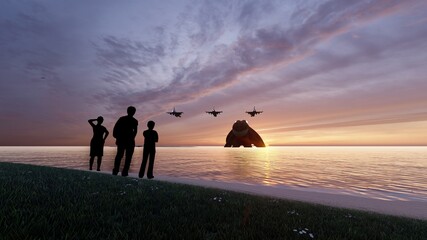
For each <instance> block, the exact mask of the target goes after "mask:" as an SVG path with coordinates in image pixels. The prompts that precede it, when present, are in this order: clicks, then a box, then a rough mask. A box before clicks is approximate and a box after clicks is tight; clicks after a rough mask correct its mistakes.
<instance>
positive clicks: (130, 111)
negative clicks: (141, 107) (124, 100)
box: [127, 106, 136, 117]
mask: <svg viewBox="0 0 427 240" xmlns="http://www.w3.org/2000/svg"><path fill="white" fill-rule="evenodd" d="M127 112H128V115H129V116H131V117H132V116H133V115H135V112H136V108H135V107H134V106H129V107H128V110H127Z"/></svg>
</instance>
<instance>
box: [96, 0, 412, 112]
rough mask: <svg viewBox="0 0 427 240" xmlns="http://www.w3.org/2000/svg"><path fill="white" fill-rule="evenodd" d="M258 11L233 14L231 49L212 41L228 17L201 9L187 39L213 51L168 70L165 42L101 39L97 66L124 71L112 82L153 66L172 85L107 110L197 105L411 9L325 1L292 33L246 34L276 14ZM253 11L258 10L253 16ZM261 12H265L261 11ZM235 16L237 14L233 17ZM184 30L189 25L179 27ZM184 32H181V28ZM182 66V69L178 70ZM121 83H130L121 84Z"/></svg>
mask: <svg viewBox="0 0 427 240" xmlns="http://www.w3.org/2000/svg"><path fill="white" fill-rule="evenodd" d="M261 5H262V6H260V5H257V3H256V2H251V3H250V4H249V3H248V4H246V5H245V6H244V7H243V8H241V9H240V13H239V14H237V16H238V19H239V20H240V24H241V26H242V28H241V29H240V35H238V37H237V38H236V39H235V41H233V42H231V43H229V44H226V43H221V42H217V41H216V40H218V39H219V38H215V37H214V36H215V33H216V34H217V35H218V36H220V35H221V34H223V32H224V28H225V26H226V24H227V23H225V22H223V20H221V19H224V18H225V19H227V16H226V15H224V14H218V12H221V11H219V10H218V11H217V8H219V6H216V7H217V8H214V9H213V11H212V12H209V11H206V9H205V8H203V7H202V8H200V9H199V12H198V13H196V14H195V15H196V16H198V19H199V20H203V21H199V24H200V25H199V27H197V28H196V30H197V31H196V32H194V31H193V32H191V33H189V35H188V37H189V39H193V43H194V39H197V41H196V42H199V43H198V44H196V46H200V45H203V44H204V45H207V44H208V43H209V44H211V45H212V47H211V49H212V50H211V51H209V52H203V53H204V54H206V55H207V57H200V56H199V55H198V54H199V52H198V50H197V49H194V50H192V49H187V50H184V51H189V52H190V54H193V55H192V56H191V57H190V58H192V60H190V61H188V60H186V59H180V61H178V63H177V62H172V65H169V64H170V63H171V62H169V61H166V60H165V58H167V56H168V54H169V52H165V50H166V49H170V48H169V47H168V46H167V44H168V43H167V42H162V43H158V44H156V45H153V46H151V47H150V46H148V45H143V44H138V43H135V42H132V41H131V40H122V41H118V39H117V38H114V37H107V38H104V41H106V43H107V45H106V48H104V49H103V50H100V49H98V56H100V59H101V61H103V62H105V63H108V64H110V65H109V66H112V67H113V69H116V68H119V67H120V68H122V70H121V71H119V70H117V69H116V70H114V73H113V74H110V77H111V78H114V79H117V78H118V77H124V76H126V75H127V76H129V71H130V70H131V71H132V72H137V73H138V72H141V73H138V74H141V76H144V74H143V73H144V71H143V70H141V68H142V67H144V66H146V65H147V64H151V63H156V64H161V65H162V66H163V67H169V68H172V69H173V71H172V72H171V75H170V78H169V79H170V80H169V81H168V84H167V85H165V86H159V87H157V88H149V89H144V88H142V89H139V90H134V89H132V90H131V89H125V90H124V91H121V92H115V93H113V94H109V99H110V100H109V101H110V104H111V107H112V108H114V106H115V105H119V106H122V107H123V105H126V104H130V103H132V102H133V103H138V104H142V105H143V106H145V107H144V109H146V108H148V109H150V107H149V105H152V104H154V105H155V106H156V107H155V108H153V110H154V109H158V107H160V108H162V109H166V108H170V107H171V106H172V105H176V104H179V103H185V102H189V101H192V100H195V99H197V98H199V97H201V96H204V95H207V94H211V93H213V92H215V91H218V90H221V89H224V88H226V87H228V86H230V85H233V84H235V83H237V82H238V81H239V78H240V77H241V76H243V75H245V74H248V73H250V72H253V71H258V70H261V69H265V68H269V67H271V66H272V65H276V64H280V63H283V62H287V61H289V62H292V61H294V60H298V59H299V57H300V56H304V55H306V54H309V53H310V52H311V51H313V49H314V47H315V46H316V45H317V44H319V43H320V42H322V41H325V40H327V39H330V38H331V37H332V36H336V35H337V34H341V33H343V32H346V31H348V30H349V29H350V28H351V27H352V26H353V25H354V24H356V23H359V24H360V23H363V22H367V21H369V20H371V19H375V18H376V17H382V16H384V15H385V14H390V13H392V12H393V11H398V10H399V9H401V8H405V7H407V6H409V5H410V3H408V2H404V3H403V2H401V1H345V2H343V1H328V2H326V3H324V4H319V6H318V7H317V9H316V10H315V11H310V13H311V14H310V15H308V16H307V17H306V19H305V20H304V21H302V23H301V25H297V26H293V27H292V28H290V29H288V28H283V27H282V26H281V25H280V24H279V23H275V24H271V25H269V26H262V27H258V28H255V29H254V28H249V29H250V30H248V29H246V28H243V27H248V26H252V27H254V26H253V25H254V24H255V21H250V20H249V19H251V18H250V16H251V14H252V13H253V12H257V13H256V14H255V13H254V19H255V20H256V19H258V18H261V17H262V16H265V15H263V14H261V13H264V14H266V13H271V12H272V11H273V10H274V7H272V6H268V7H266V6H265V4H261ZM276 7H280V6H276ZM282 7H283V6H282ZM255 9H257V10H256V11H255ZM259 9H263V11H261V10H259ZM260 11H261V13H260ZM226 13H227V11H226ZM229 14H231V12H230V13H229ZM233 14H235V13H234V12H233ZM186 19H191V18H186ZM186 19H184V20H186ZM182 24H184V25H185V24H188V23H186V22H183V23H182ZM191 24H194V23H191ZM182 28H185V27H184V26H182ZM168 34H170V35H171V36H170V37H168V39H173V38H174V36H178V37H177V39H179V40H178V42H179V43H178V44H179V45H178V46H177V47H178V48H179V47H184V46H183V43H182V42H181V41H182V39H183V38H184V37H185V36H182V35H176V34H178V33H175V32H170V33H168ZM180 34H182V33H180ZM175 39H176V38H175ZM138 46H140V47H138ZM156 54H157V55H156ZM187 56H188V55H187ZM183 62H185V64H182V63H183ZM120 73H123V74H120ZM120 81H132V80H130V79H121V80H120ZM148 81H149V80H148ZM151 114H154V112H152V113H151Z"/></svg>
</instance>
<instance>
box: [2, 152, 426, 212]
mask: <svg viewBox="0 0 427 240" xmlns="http://www.w3.org/2000/svg"><path fill="white" fill-rule="evenodd" d="M104 152H105V156H104V159H103V162H102V166H101V169H102V170H103V172H104V173H105V174H111V169H112V163H113V159H114V156H115V153H116V148H113V147H106V148H105V151H104ZM88 153H89V148H88V147H0V162H14V163H25V164H31V165H43V166H51V167H59V168H69V169H79V170H86V169H87V165H88V157H87V155H88ZM141 155H142V151H141V149H140V148H137V149H136V151H135V154H134V157H133V160H132V164H131V169H130V176H131V177H137V172H138V171H139V166H140V164H141V158H142V156H141ZM426 157H427V148H426V147H269V148H265V149H259V148H258V149H256V148H253V149H243V148H241V149H225V148H222V147H177V148H174V147H159V148H158V151H157V155H156V162H155V169H154V174H155V180H160V181H166V182H175V183H183V184H189V185H197V186H204V187H211V188H218V189H226V190H231V191H237V192H244V193H249V194H253V195H265V196H271V197H276V198H283V199H290V200H297V201H303V202H308V203H315V204H322V205H327V206H333V207H342V208H351V209H359V210H363V211H371V212H377V213H384V214H389V215H394V216H405V217H410V218H417V219H426V218H427V217H426V216H427V190H426V189H427V178H426V175H425V172H426V170H427V163H426V161H425V159H426ZM122 162H123V161H122Z"/></svg>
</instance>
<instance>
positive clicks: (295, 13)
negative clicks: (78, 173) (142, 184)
mask: <svg viewBox="0 0 427 240" xmlns="http://www.w3.org/2000/svg"><path fill="white" fill-rule="evenodd" d="M0 53H1V54H0V145H37V146H38V145H89V141H90V139H91V137H92V129H91V127H90V125H89V124H88V123H87V120H88V119H90V118H96V117H98V116H99V115H102V116H103V117H104V119H105V123H104V126H106V127H107V129H108V130H110V132H112V128H113V126H114V123H115V121H116V120H117V119H118V118H119V117H120V116H123V115H125V114H126V108H127V106H129V105H133V106H135V107H136V108H137V113H136V118H137V119H138V121H139V134H138V136H137V144H138V145H140V144H142V143H143V137H142V131H143V130H145V129H146V122H147V121H148V120H153V121H155V122H156V127H155V130H157V131H158V133H159V137H160V141H159V144H158V145H159V146H188V145H224V143H225V137H226V135H227V134H228V132H229V131H230V129H231V126H232V124H233V123H234V121H236V120H242V119H246V120H248V122H249V125H250V126H251V127H252V128H254V129H255V130H256V131H257V132H258V133H259V134H260V135H261V137H262V138H263V139H264V141H265V142H266V143H267V144H268V145H427V1H425V0H419V1H412V0H404V1H402V0H396V1H393V0H378V1H375V0H345V1H343V0H330V1H291V0H289V1H283V0H278V1H229V0H225V1H218V0H215V1H184V0H179V1H176V0H170V1H166V0H165V1H163V0H162V1H157V0H153V1H136V0H135V1H116V0H94V1H87V0H73V1H58V0H27V1H15V0H2V1H0ZM254 106H256V108H257V110H262V111H264V112H263V113H262V114H260V115H257V116H256V117H250V116H249V115H248V114H246V113H245V111H248V110H252V109H253V107H254ZM173 107H176V110H177V111H183V112H184V114H183V115H182V118H175V117H173V116H170V115H168V114H166V112H167V111H170V110H172V108H173ZM213 107H215V109H216V110H222V111H223V113H222V114H220V115H219V116H218V117H216V118H215V117H213V116H212V115H208V114H206V113H205V111H209V110H212V108H213ZM107 140H108V141H107V145H112V146H113V145H114V138H113V137H112V136H110V137H109V138H108V139H107Z"/></svg>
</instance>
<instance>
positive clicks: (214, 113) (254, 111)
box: [166, 107, 263, 117]
mask: <svg viewBox="0 0 427 240" xmlns="http://www.w3.org/2000/svg"><path fill="white" fill-rule="evenodd" d="M262 112H263V111H257V110H256V109H255V107H254V109H253V110H252V111H246V113H247V114H249V115H250V116H251V117H255V115H257V114H261V113H262ZM166 113H167V114H170V115H173V116H175V117H181V115H182V114H183V113H184V112H177V111H176V110H175V108H173V111H172V112H166ZM206 113H207V114H211V115H212V116H214V117H217V116H218V115H219V114H220V113H222V111H216V110H215V108H213V110H212V111H206Z"/></svg>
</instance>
